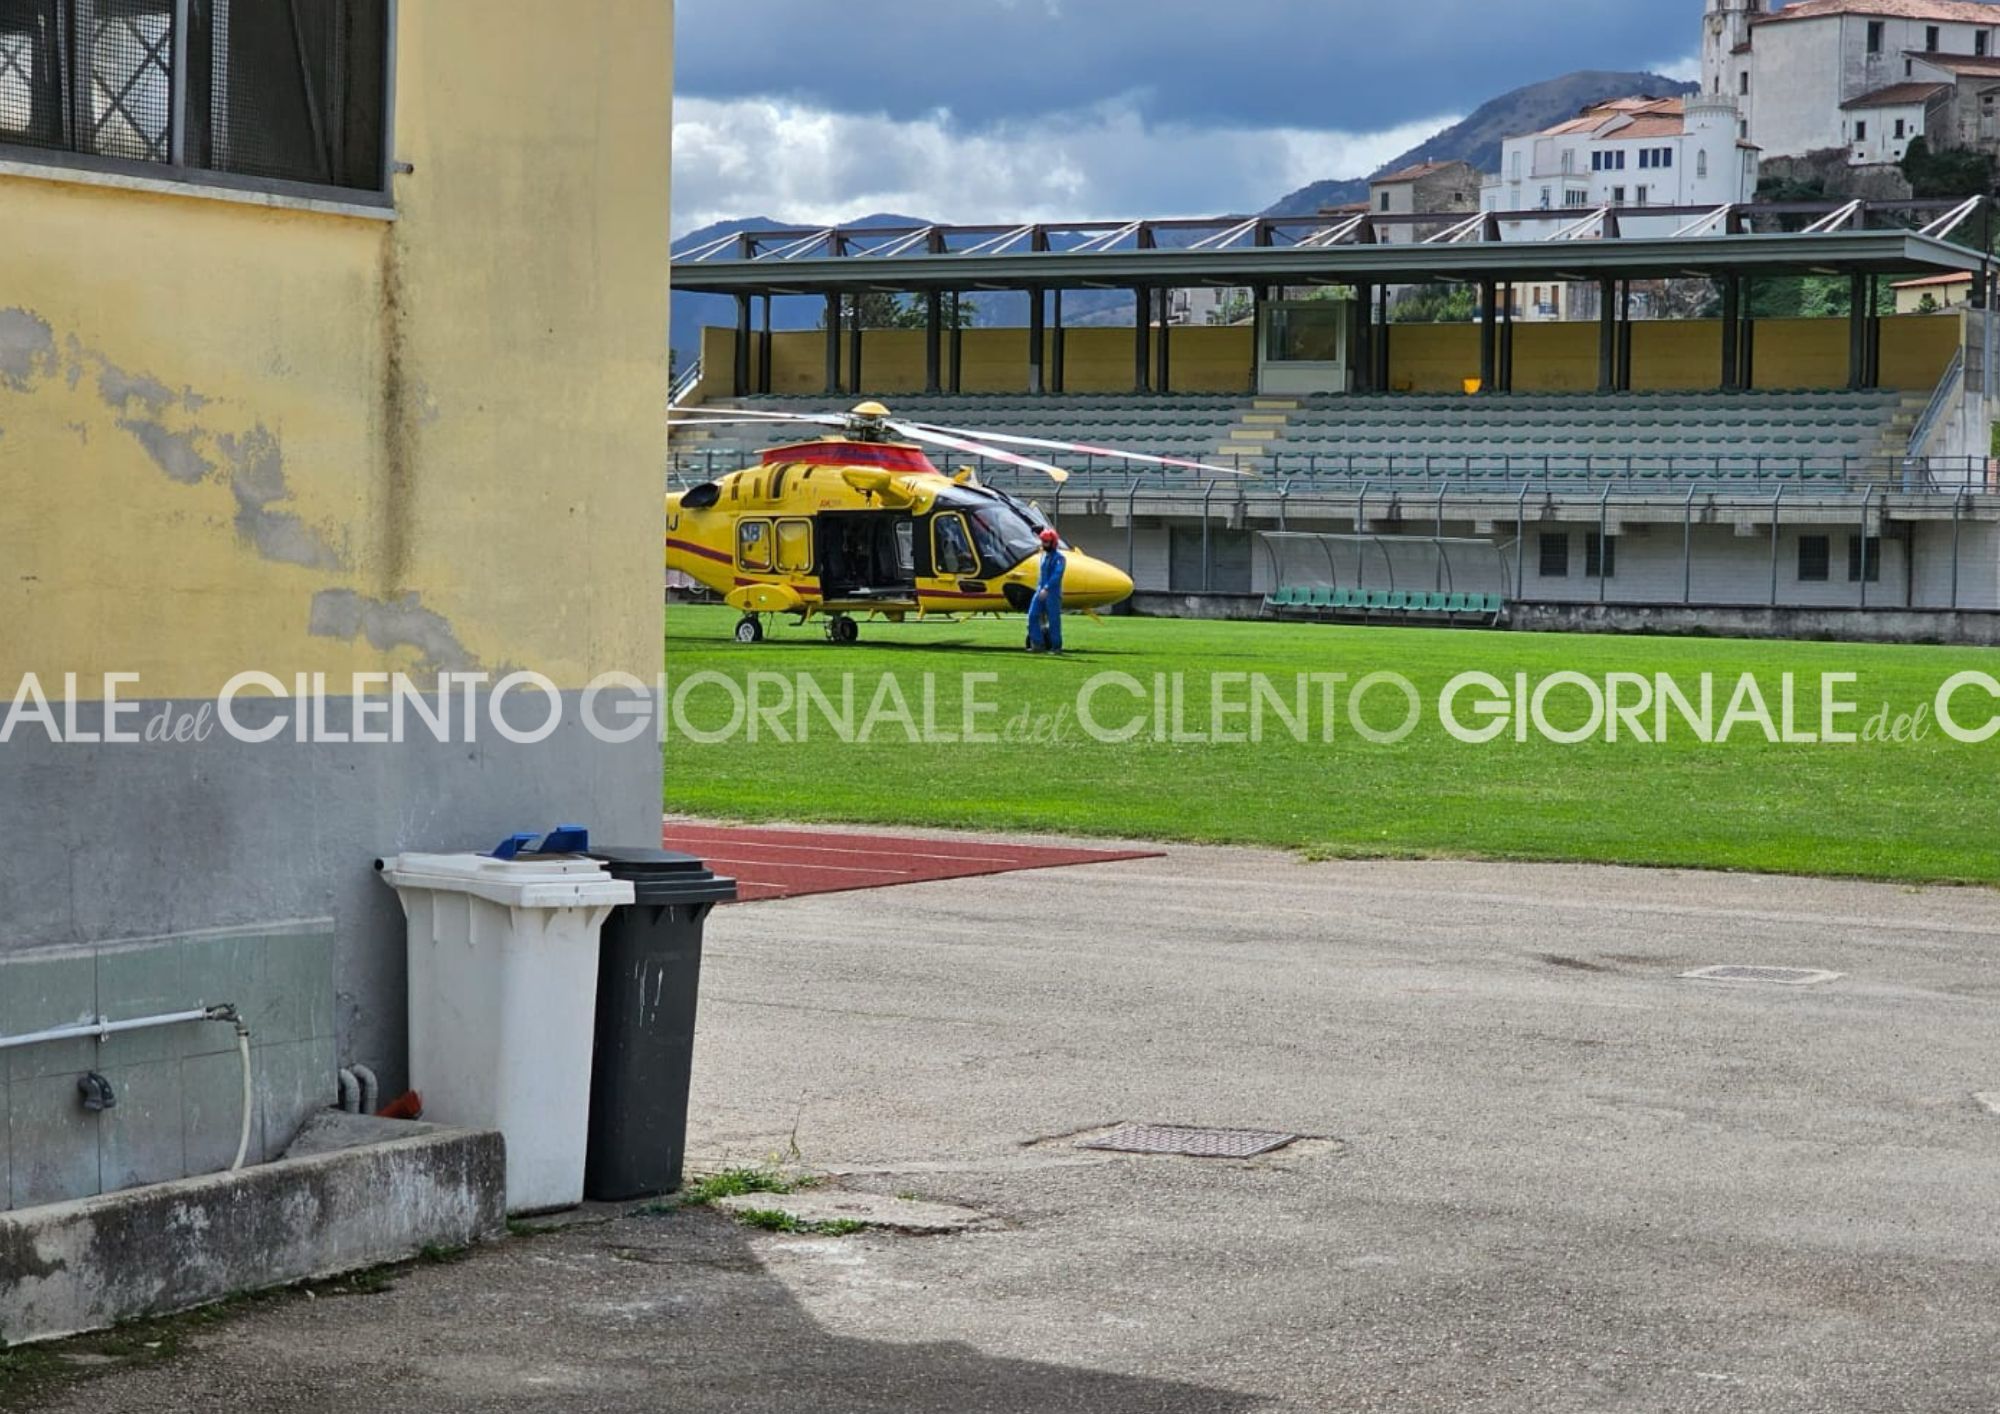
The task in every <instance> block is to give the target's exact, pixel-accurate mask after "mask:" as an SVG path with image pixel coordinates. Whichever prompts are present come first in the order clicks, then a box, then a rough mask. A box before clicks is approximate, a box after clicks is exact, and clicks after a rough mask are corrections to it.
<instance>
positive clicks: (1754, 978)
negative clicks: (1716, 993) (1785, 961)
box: [1681, 966, 1847, 987]
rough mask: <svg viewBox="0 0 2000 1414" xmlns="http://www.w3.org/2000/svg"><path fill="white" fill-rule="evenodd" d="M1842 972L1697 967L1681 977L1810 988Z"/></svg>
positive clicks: (1782, 968)
mask: <svg viewBox="0 0 2000 1414" xmlns="http://www.w3.org/2000/svg"><path fill="white" fill-rule="evenodd" d="M1846 975H1847V974H1845V973H1843V972H1826V971H1822V970H1821V969H1819V968H1816V967H1735V966H1731V967H1697V968H1696V969H1695V970H1694V971H1692V972H1683V973H1682V974H1681V976H1683V977H1687V978H1691V979H1693V980H1694V981H1697V982H1768V983H1772V984H1774V985H1776V986H1780V987H1810V986H1812V985H1814V984H1815V983H1818V982H1831V981H1833V980H1834V979H1835V978H1837V977H1844V976H1846Z"/></svg>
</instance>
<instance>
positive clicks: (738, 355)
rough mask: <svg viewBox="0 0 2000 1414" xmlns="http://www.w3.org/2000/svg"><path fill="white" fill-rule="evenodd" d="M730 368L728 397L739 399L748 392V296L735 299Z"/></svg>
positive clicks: (739, 296)
mask: <svg viewBox="0 0 2000 1414" xmlns="http://www.w3.org/2000/svg"><path fill="white" fill-rule="evenodd" d="M733 352H734V354H735V358H734V360H733V363H734V365H735V366H734V367H733V368H731V370H730V374H729V378H730V388H729V391H730V396H732V397H737V398H740V397H742V396H743V395H744V394H745V393H747V392H749V391H750V296H748V295H738V296H737V297H736V347H735V349H734V351H733Z"/></svg>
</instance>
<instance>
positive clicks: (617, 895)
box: [376, 854, 632, 1213]
mask: <svg viewBox="0 0 2000 1414" xmlns="http://www.w3.org/2000/svg"><path fill="white" fill-rule="evenodd" d="M376 868H377V869H379V870H380V871H381V874H382V877H383V879H384V880H385V881H387V882H388V883H389V884H390V885H391V886H392V887H394V889H395V890H396V894H397V896H398V897H399V898H400V899H401V900H402V903H403V915H404V917H405V918H406V919H407V920H408V923H409V933H408V936H409V958H410V983H409V993H410V1088H412V1089H413V1090H415V1091H416V1092H417V1093H418V1094H419V1095H421V1096H422V1097H423V1102H424V1118H425V1119H434V1120H436V1121H438V1122H439V1123H441V1124H456V1125H466V1126H471V1127H476V1128H481V1129H497V1130H499V1131H500V1133H501V1134H502V1135H503V1136H504V1137H505V1138H506V1141H507V1211H508V1212H510V1213H532V1212H546V1211H548V1210H550V1209H555V1208H569V1207H574V1206H576V1205H577V1204H578V1203H580V1202H582V1201H583V1161H584V1152H585V1148H586V1144H587V1138H588V1131H589V1124H590V1058H591V1046H592V1039H593V1036H594V1014H595V1012H596V1007H597V950H598V937H597V935H598V930H599V929H600V928H601V927H602V926H603V924H604V920H605V918H606V917H607V916H608V915H609V914H610V912H611V910H612V909H613V908H614V907H616V906H618V905H619V904H627V903H630V902H632V885H631V883H630V882H629V881H626V880H622V879H614V878H612V877H611V876H610V875H609V874H607V873H605V872H604V870H603V868H602V866H600V865H599V864H598V863H597V862H596V861H595V860H589V859H546V860H541V859H535V860H500V859H494V858H490V857H488V856H486V855H479V854H402V855H398V856H396V857H395V858H394V859H385V860H380V861H377V864H376Z"/></svg>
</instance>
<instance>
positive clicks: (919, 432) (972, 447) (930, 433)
mask: <svg viewBox="0 0 2000 1414" xmlns="http://www.w3.org/2000/svg"><path fill="white" fill-rule="evenodd" d="M882 425H883V426H884V427H887V428H888V429H889V430H890V431H891V432H894V433H895V434H896V435H897V436H899V437H907V438H909V439H910V440H911V441H912V442H928V443H930V444H931V445H932V446H934V447H949V448H951V449H952V450H953V451H955V452H967V453H970V454H971V455H973V456H975V457H990V458H992V459H993V460H994V461H997V462H1005V463H1006V464H1007V465H1009V466H1018V467H1022V468H1024V469H1025V470H1028V471H1039V472H1041V473H1042V474H1043V475H1045V476H1047V477H1048V478H1049V480H1051V481H1053V482H1055V483H1057V484H1058V485H1060V484H1062V483H1063V482H1065V481H1067V480H1069V473H1068V472H1067V471H1064V470H1063V469H1062V468H1061V467H1059V466H1056V465H1055V464H1054V463H1052V462H1045V461H1037V460H1035V459H1034V458H1033V457H1024V456H1021V455H1019V454H1017V453H1014V452H1006V451H1002V450H1001V449H1000V448H998V447H993V446H989V445H987V444H986V443H984V442H975V441H972V440H970V437H961V436H958V435H956V434H955V433H950V432H944V431H940V430H939V429H937V428H934V427H924V426H921V425H919V424H917V423H913V422H885V423H884V424H882ZM973 435H981V436H983V435H984V434H983V433H982V434H973Z"/></svg>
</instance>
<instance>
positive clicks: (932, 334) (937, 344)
mask: <svg viewBox="0 0 2000 1414" xmlns="http://www.w3.org/2000/svg"><path fill="white" fill-rule="evenodd" d="M924 391H925V392H926V393H941V392H943V391H944V293H943V291H941V290H932V291H931V292H930V293H929V294H927V295H925V296H924Z"/></svg>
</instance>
